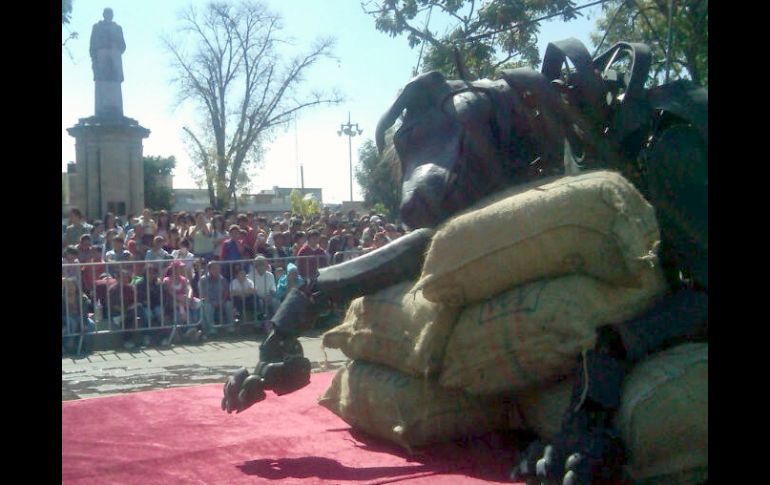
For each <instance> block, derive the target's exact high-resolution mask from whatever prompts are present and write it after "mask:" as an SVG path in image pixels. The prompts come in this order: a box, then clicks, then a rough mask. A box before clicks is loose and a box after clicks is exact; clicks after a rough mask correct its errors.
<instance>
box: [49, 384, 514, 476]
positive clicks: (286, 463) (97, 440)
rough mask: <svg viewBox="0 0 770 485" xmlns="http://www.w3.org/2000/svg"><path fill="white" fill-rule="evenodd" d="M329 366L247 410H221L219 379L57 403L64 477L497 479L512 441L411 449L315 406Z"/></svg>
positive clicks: (504, 467)
mask: <svg viewBox="0 0 770 485" xmlns="http://www.w3.org/2000/svg"><path fill="white" fill-rule="evenodd" d="M333 375H334V373H333V372H326V373H322V374H314V375H313V378H312V382H311V383H310V385H308V386H307V387H306V388H304V389H302V390H301V391H298V392H296V393H294V394H289V395H286V396H281V397H278V396H275V395H274V394H272V393H268V398H267V399H266V400H265V401H263V402H261V403H259V404H256V405H255V406H254V407H252V408H251V409H249V410H247V411H245V412H243V413H241V414H239V415H235V414H232V415H228V414H226V413H224V412H222V411H220V407H219V403H220V399H221V395H222V385H221V384H209V385H203V386H196V387H186V388H176V389H167V390H159V391H149V392H139V393H133V394H124V395H120V396H112V397H103V398H95V399H86V400H80V401H66V402H62V483H99V484H105V483H120V484H127V483H141V484H152V483H163V484H164V485H168V484H172V483H173V484H177V483H267V482H272V483H356V484H377V483H394V482H395V483H408V484H410V485H411V484H434V483H438V484H466V483H484V482H504V481H505V478H506V475H507V471H508V470H510V467H511V465H512V463H513V456H512V452H511V451H510V448H511V447H510V446H503V445H502V444H501V443H502V441H503V438H502V437H500V436H497V435H490V436H487V437H485V438H484V439H476V440H472V441H470V442H466V443H448V444H442V445H438V446H434V447H431V448H430V449H427V450H423V452H422V453H420V454H417V455H414V456H409V455H408V454H407V453H406V452H404V451H403V450H402V449H401V448H399V447H397V446H395V445H391V444H389V443H387V442H383V441H380V440H376V439H374V438H369V437H367V436H362V435H361V434H360V433H357V432H354V431H353V430H351V428H350V426H348V425H347V424H346V423H345V422H344V421H342V420H341V419H340V418H338V417H337V416H335V415H334V414H333V413H331V412H330V411H328V410H327V409H325V408H322V407H321V406H319V405H317V404H316V398H317V396H319V395H320V394H322V393H323V392H324V391H325V390H326V388H327V387H328V385H329V383H330V381H331V379H332V377H333Z"/></svg>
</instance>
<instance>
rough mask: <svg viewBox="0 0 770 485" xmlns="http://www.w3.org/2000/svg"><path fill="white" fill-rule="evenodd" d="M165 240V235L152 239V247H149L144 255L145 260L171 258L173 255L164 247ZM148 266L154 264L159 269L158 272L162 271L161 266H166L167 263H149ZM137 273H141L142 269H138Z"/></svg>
mask: <svg viewBox="0 0 770 485" xmlns="http://www.w3.org/2000/svg"><path fill="white" fill-rule="evenodd" d="M164 242H165V239H164V238H163V236H155V237H154V238H153V239H152V247H151V248H150V249H148V250H147V252H146V253H145V255H144V260H145V261H158V260H166V259H171V255H170V254H168V253H167V252H166V250H165V249H163V243H164ZM147 266H153V267H155V268H157V269H158V272H160V270H161V268H163V267H164V266H165V263H162V262H159V263H153V264H148V265H147ZM137 269H139V268H137ZM137 274H141V271H137Z"/></svg>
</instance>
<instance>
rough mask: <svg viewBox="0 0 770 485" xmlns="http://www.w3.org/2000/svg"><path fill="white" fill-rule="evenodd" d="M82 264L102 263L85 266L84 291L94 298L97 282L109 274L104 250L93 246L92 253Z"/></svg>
mask: <svg viewBox="0 0 770 485" xmlns="http://www.w3.org/2000/svg"><path fill="white" fill-rule="evenodd" d="M81 263H100V264H89V265H86V266H83V291H85V292H86V293H87V294H88V295H89V296H93V293H94V288H95V283H96V280H98V279H99V278H100V277H101V276H102V274H104V273H106V272H107V266H106V265H105V264H103V263H104V261H103V260H102V248H100V247H99V246H91V253H90V254H89V255H88V257H87V259H85V260H84V261H81Z"/></svg>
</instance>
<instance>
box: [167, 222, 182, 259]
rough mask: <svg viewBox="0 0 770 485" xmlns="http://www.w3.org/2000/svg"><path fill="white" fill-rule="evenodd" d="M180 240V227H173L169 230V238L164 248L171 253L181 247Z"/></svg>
mask: <svg viewBox="0 0 770 485" xmlns="http://www.w3.org/2000/svg"><path fill="white" fill-rule="evenodd" d="M179 241H180V239H179V229H177V228H176V227H172V228H171V229H169V230H168V240H167V241H166V244H165V245H164V246H163V249H165V250H166V252H167V253H169V254H171V253H172V252H173V251H175V250H177V249H179Z"/></svg>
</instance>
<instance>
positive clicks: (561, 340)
mask: <svg viewBox="0 0 770 485" xmlns="http://www.w3.org/2000/svg"><path fill="white" fill-rule="evenodd" d="M640 279H641V283H642V285H641V287H639V288H625V287H617V286H612V285H609V284H606V283H603V282H601V281H598V280H596V279H594V278H590V277H588V276H582V275H569V276H562V277H559V278H554V279H547V280H539V281H535V282H532V283H527V284H524V285H522V286H519V287H517V288H515V289H513V290H511V291H508V292H505V293H503V294H501V295H498V296H496V297H494V298H491V299H489V300H487V301H485V302H483V303H478V304H476V305H472V306H469V307H467V308H465V309H464V310H463V311H462V312H461V313H460V316H459V318H458V320H457V323H456V324H455V326H454V330H453V332H452V335H451V336H450V337H449V343H448V344H447V347H446V352H445V356H444V365H443V368H442V371H441V375H440V377H439V380H440V382H441V385H442V386H445V387H449V388H457V389H465V390H466V391H468V392H471V393H474V394H492V393H498V392H515V391H519V390H522V389H526V388H528V387H533V386H535V387H541V386H543V385H545V384H546V383H548V382H553V381H555V380H557V379H558V378H560V377H562V376H565V375H567V374H568V373H569V372H570V371H571V370H572V369H573V367H574V366H575V365H576V363H577V357H578V355H580V353H581V351H583V350H587V349H590V348H592V347H593V346H594V344H595V342H596V328H598V327H599V326H602V325H606V324H609V323H617V322H622V321H624V320H627V319H629V318H632V317H634V316H637V315H639V314H641V313H642V312H643V311H644V310H645V309H646V308H647V307H648V306H649V305H650V304H651V303H652V302H653V300H654V299H655V298H656V297H658V296H659V295H661V294H662V293H663V292H665V289H666V283H665V280H664V277H663V274H662V272H661V271H660V269H659V268H657V267H655V268H650V267H647V268H646V269H645V270H643V271H641V272H640Z"/></svg>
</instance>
